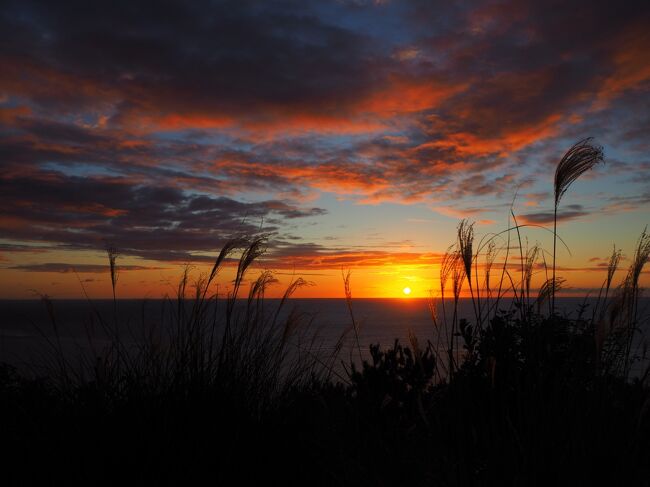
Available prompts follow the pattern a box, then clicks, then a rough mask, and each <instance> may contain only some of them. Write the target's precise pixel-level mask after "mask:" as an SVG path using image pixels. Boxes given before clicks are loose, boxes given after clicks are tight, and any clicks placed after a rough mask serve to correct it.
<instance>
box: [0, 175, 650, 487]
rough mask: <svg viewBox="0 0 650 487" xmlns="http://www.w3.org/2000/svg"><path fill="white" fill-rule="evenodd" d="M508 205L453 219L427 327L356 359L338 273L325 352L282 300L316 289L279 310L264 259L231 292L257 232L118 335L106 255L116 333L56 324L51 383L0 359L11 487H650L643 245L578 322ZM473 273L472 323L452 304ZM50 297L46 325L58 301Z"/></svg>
mask: <svg viewBox="0 0 650 487" xmlns="http://www.w3.org/2000/svg"><path fill="white" fill-rule="evenodd" d="M575 174H577V173H575ZM578 175H579V174H578ZM575 177H577V176H575ZM574 179H575V178H574ZM568 184H570V181H569V183H566V184H565V185H564V186H563V187H562V188H564V189H563V190H561V191H560V196H561V195H562V194H563V192H564V191H566V188H567V187H568ZM562 188H561V189H562ZM558 202H559V198H557V196H556V206H557V203H558ZM512 216H513V220H514V225H513V226H512V227H511V228H508V229H507V230H505V231H504V232H502V233H500V234H497V235H489V236H486V237H485V238H484V239H482V240H481V241H479V242H475V238H474V229H473V226H472V224H471V223H469V222H467V221H463V222H461V223H460V225H459V227H458V235H457V241H456V244H455V245H454V246H452V247H450V248H449V250H448V252H447V254H446V255H445V257H444V258H443V260H442V265H441V269H440V285H441V289H440V295H441V296H442V299H440V300H434V299H431V301H430V303H429V304H430V309H431V317H432V333H431V339H430V340H429V341H427V343H420V342H419V341H418V339H417V338H416V337H415V336H411V337H410V343H409V344H408V346H407V345H404V344H400V343H399V342H398V341H395V342H394V344H392V346H390V347H384V348H381V347H380V346H379V345H371V346H370V347H369V353H370V359H369V360H367V361H363V360H362V349H363V348H365V347H363V345H362V344H361V343H360V341H359V335H358V323H357V321H356V319H355V317H354V311H353V307H354V300H353V299H352V293H351V289H352V284H351V278H350V274H349V273H347V274H344V290H345V297H346V303H347V305H348V307H349V311H350V321H351V325H350V327H349V329H348V330H347V331H346V333H345V334H344V335H343V336H341V338H340V339H339V340H338V341H337V343H336V344H335V346H334V349H333V351H332V352H330V353H329V354H327V355H324V354H323V352H322V351H321V350H320V349H319V347H318V346H316V341H315V340H316V338H315V337H314V336H313V335H311V334H310V332H309V319H308V318H307V317H306V316H305V315H302V314H300V313H299V312H298V311H297V310H296V309H291V310H290V311H289V312H288V313H287V312H281V311H282V310H283V309H284V308H285V307H286V306H288V305H289V302H290V297H291V295H292V294H293V293H294V292H295V291H296V290H297V289H298V288H300V287H301V286H304V285H307V284H309V283H307V282H306V281H304V280H302V279H296V280H294V281H293V282H292V283H291V284H290V285H289V287H288V289H287V290H286V292H285V294H284V296H283V298H282V299H281V300H280V302H279V307H277V308H270V304H269V303H268V302H267V300H265V297H264V296H265V290H266V288H267V287H268V285H270V284H271V283H272V282H274V278H273V275H272V274H271V273H269V272H268V271H264V272H261V274H260V275H259V277H258V278H257V279H254V280H253V281H252V283H251V285H250V288H249V292H248V295H247V296H240V295H241V294H242V285H243V283H244V282H246V276H247V273H248V271H249V270H250V268H251V265H252V264H253V263H254V262H255V260H256V259H257V258H258V257H260V256H261V255H262V254H263V252H264V246H265V239H264V238H263V237H257V238H252V239H247V240H244V239H239V240H234V241H231V242H228V243H227V244H226V245H225V246H224V247H223V249H222V250H221V252H220V254H219V256H218V257H217V259H216V262H215V264H214V266H213V268H212V270H211V272H210V274H209V275H208V276H205V277H203V278H199V280H198V281H197V282H195V283H194V284H193V285H190V281H189V279H190V278H189V273H188V271H186V272H185V273H184V274H183V276H182V277H181V279H180V282H179V285H178V290H177V293H176V296H175V297H174V299H168V300H167V301H166V304H165V309H166V312H165V313H164V314H163V315H162V316H161V317H160V323H159V326H158V327H157V328H151V327H146V326H145V325H144V320H143V326H142V327H141V329H142V330H143V331H142V336H137V337H129V339H127V337H126V336H125V335H124V333H123V332H122V331H123V329H121V328H120V327H119V326H118V325H119V315H118V309H117V308H118V305H119V301H118V299H117V289H116V283H117V272H118V269H119V265H118V264H117V256H118V254H117V252H116V250H115V249H113V248H111V249H110V250H109V251H108V257H109V267H110V272H111V283H112V290H113V298H114V299H113V303H114V313H113V316H112V317H110V318H108V319H107V318H105V317H103V316H101V315H100V314H99V313H98V312H96V311H95V319H96V320H97V322H98V323H99V324H100V325H101V326H102V328H103V329H104V332H105V334H106V335H107V336H108V337H109V342H110V345H109V346H107V347H104V348H103V349H101V350H95V351H94V353H93V354H88V355H83V354H82V356H81V357H70V356H69V354H67V353H65V352H64V350H63V348H62V345H61V342H60V340H59V339H58V333H55V334H54V336H55V338H54V339H53V340H52V339H49V338H48V340H49V344H50V348H51V355H50V357H51V360H50V361H49V363H48V366H47V368H46V371H47V374H46V375H45V376H42V377H26V376H24V375H21V374H19V373H18V372H17V371H16V370H15V369H12V368H11V367H10V366H8V365H3V366H2V367H1V368H0V397H1V398H2V399H1V403H0V408H1V409H0V417H1V418H2V428H3V431H2V437H3V443H4V445H5V446H8V447H9V448H8V450H9V453H8V454H7V455H6V456H5V457H4V458H3V467H2V475H3V480H4V482H5V485H35V484H41V485H60V484H68V485H122V484H131V483H134V484H146V485H155V484H163V485H170V484H173V485H195V484H200V485H204V484H214V485H233V484H236V485H240V484H244V483H246V482H255V483H262V482H263V483H268V484H277V483H280V484H284V485H369V486H370V485H372V486H375V485H449V486H454V485H525V486H534V485H593V484H603V483H610V484H612V485H648V484H649V479H650V462H649V461H648V460H649V459H650V394H649V389H648V385H647V379H648V369H646V370H645V371H641V373H638V374H631V367H632V364H633V363H634V362H635V361H636V360H638V359H639V356H640V354H641V352H640V351H639V350H636V349H635V344H636V343H637V342H638V340H637V339H636V337H637V336H638V334H639V331H640V328H641V326H640V325H641V323H640V317H639V311H638V306H639V304H638V303H639V296H640V292H641V290H640V287H639V276H640V274H641V271H642V269H643V266H644V265H645V263H646V262H647V260H648V256H649V255H650V237H648V235H647V233H646V232H645V231H644V232H643V233H642V235H641V237H640V238H639V241H638V244H637V247H636V250H635V254H634V257H633V259H632V264H631V266H630V269H629V270H628V272H627V273H626V277H625V278H624V279H623V281H622V282H621V284H620V285H619V286H614V276H615V272H616V270H617V268H618V266H619V263H620V258H621V254H620V251H618V250H616V249H614V252H613V254H612V257H611V259H610V263H609V266H608V268H607V269H606V276H605V278H604V282H603V286H602V288H601V291H600V293H599V295H598V300H597V303H596V305H595V306H594V307H593V310H591V311H590V312H588V311H587V310H584V309H583V310H580V312H579V313H578V314H577V316H576V317H575V318H569V317H567V316H563V315H560V314H557V313H556V312H555V307H554V305H553V304H552V301H553V299H554V295H555V293H556V292H557V291H558V290H559V288H560V283H561V282H562V281H561V278H559V277H557V276H556V275H555V266H554V265H553V267H552V269H551V270H549V269H548V268H547V266H546V261H545V253H544V250H543V249H541V248H540V247H539V246H538V245H533V246H528V244H526V245H524V244H523V242H522V235H521V230H522V229H524V228H525V227H526V226H525V225H518V224H517V222H516V218H515V217H514V213H513V215H512ZM511 235H514V236H515V237H514V238H512V237H511ZM553 236H554V241H555V239H556V238H557V232H556V231H553ZM513 240H516V241H517V242H518V246H517V247H515V248H514V249H515V252H516V253H518V254H519V262H516V263H515V264H514V265H513V264H512V263H511V262H510V260H511V259H512V258H513V257H512V253H511V250H512V249H511V245H512V242H513ZM236 253H239V260H238V265H237V271H236V275H235V279H234V282H233V285H232V290H231V291H230V292H229V293H228V294H227V295H225V296H219V295H218V293H217V292H216V290H215V289H213V288H214V287H215V285H214V283H215V279H216V277H217V275H218V274H219V272H220V269H221V268H222V267H223V265H225V263H226V262H227V261H228V259H230V258H232V256H233V255H235V254H236ZM500 254H503V258H502V259H499V255H500ZM553 257H555V252H553ZM540 259H541V261H542V262H541V263H540V262H539V261H540ZM553 260H555V259H553ZM539 265H541V269H542V270H541V272H544V273H545V279H544V282H543V285H542V286H540V289H539V290H535V289H534V288H533V287H532V284H531V283H532V279H533V274H534V273H535V272H536V269H539ZM479 269H482V270H483V272H480V271H479ZM551 271H552V275H551V276H550V277H549V273H550V272H551ZM496 276H498V278H497V277H496ZM464 285H465V286H466V287H467V289H468V290H469V292H470V295H471V299H472V303H473V310H474V316H473V317H461V316H459V313H458V302H459V298H460V295H461V290H462V289H463V286H464ZM450 289H451V291H450ZM449 292H451V296H452V298H453V299H444V298H445V297H446V296H448V295H449ZM506 296H508V299H507V300H506ZM506 301H507V302H506ZM43 302H44V305H45V306H46V308H47V310H48V313H49V315H50V319H51V324H52V326H53V327H54V331H55V332H56V331H57V330H58V326H59V324H58V320H57V314H56V309H55V306H54V304H53V303H52V302H51V301H50V300H49V299H48V298H47V297H43ZM547 304H549V306H548V311H549V312H548V313H545V312H544V311H545V309H546V305H547ZM89 306H91V307H92V306H93V304H92V301H90V300H89ZM449 306H452V307H453V309H446V308H448V307H449ZM440 309H442V313H439V312H438V311H439V310H440ZM220 310H223V311H220ZM352 332H353V335H354V337H353V338H354V340H353V344H352V345H351V346H353V347H354V349H353V351H354V352H357V353H355V354H354V356H353V354H352V351H351V353H350V356H349V359H347V360H346V359H345V358H343V356H344V354H342V353H341V352H342V351H343V349H344V347H345V339H346V336H347V334H349V333H352ZM45 336H46V337H47V335H45ZM80 353H81V352H80ZM356 355H358V356H359V357H358V358H359V360H357V359H356Z"/></svg>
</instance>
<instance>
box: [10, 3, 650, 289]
mask: <svg viewBox="0 0 650 487" xmlns="http://www.w3.org/2000/svg"><path fill="white" fill-rule="evenodd" d="M649 26H650V4H648V2H643V1H625V2H611V1H593V0H591V1H588V2H587V1H562V2H551V1H539V2H533V1H530V0H512V1H503V2H463V1H459V2H450V1H440V2H436V1H418V0H404V1H397V0H383V1H362V0H357V1H346V0H338V1H337V0H330V1H326V0H297V1H246V0H237V1H201V0H198V1H192V2H167V1H157V2H142V1H135V0H129V1H107V2H102V1H98V2H86V1H78V2H75V1H62V2H51V1H42V2H39V1H31V0H20V1H11V0H2V2H0V66H2V69H1V70H0V168H1V172H0V298H7V299H20V298H30V297H34V296H36V295H38V294H47V295H49V296H52V297H55V298H77V297H82V296H84V294H88V295H89V296H90V297H94V298H102V297H108V296H110V294H111V286H110V278H109V275H108V273H107V262H108V261H107V258H106V252H105V250H106V248H107V247H109V246H112V247H115V248H117V249H118V250H119V257H118V266H119V280H118V296H119V297H123V298H142V297H150V298H156V297H161V296H163V295H165V294H173V293H174V292H175V291H174V290H175V285H176V282H177V281H178V278H179V277H180V274H181V273H182V271H183V268H184V266H186V265H190V266H191V271H192V273H191V275H192V276H193V277H192V278H193V279H199V278H200V276H201V274H202V273H205V272H207V271H209V267H210V265H211V263H212V262H213V261H214V258H215V256H216V255H217V253H218V250H219V249H220V247H221V246H222V245H223V244H224V242H226V241H227V240H228V239H231V238H235V237H241V236H243V235H253V234H256V233H260V232H261V233H264V234H265V235H267V237H268V240H267V244H266V253H265V255H264V256H263V258H262V259H260V260H259V261H258V262H257V263H256V265H255V266H254V268H253V269H252V270H251V272H250V277H251V278H255V277H257V275H259V273H260V272H261V271H263V270H265V269H270V270H273V271H275V273H276V274H275V275H276V278H277V280H278V283H277V284H275V285H274V286H272V288H270V289H269V295H271V296H277V295H281V294H282V292H283V291H284V287H285V286H286V284H287V283H288V282H289V281H291V280H292V279H295V278H297V277H298V276H301V277H303V278H304V279H306V280H308V281H310V284H311V285H310V286H306V287H304V288H303V289H301V290H300V291H299V293H298V294H297V296H298V297H341V296H343V282H342V278H341V274H342V271H346V270H350V271H351V276H352V277H351V284H352V293H353V296H355V297H398V296H403V289H404V288H405V287H409V288H410V289H411V290H412V293H411V294H410V296H413V297H418V296H419V297H422V296H427V295H428V293H429V291H430V290H434V293H435V292H436V289H437V287H438V286H439V267H440V265H439V264H440V260H441V257H442V255H443V254H444V252H445V251H446V249H447V248H448V247H449V245H451V244H453V243H454V241H455V230H456V227H457V225H458V223H459V221H460V220H461V219H463V218H466V219H468V220H469V221H471V222H475V227H474V230H475V233H476V238H477V242H478V240H479V239H481V238H484V239H485V238H490V236H491V235H493V234H494V233H497V232H500V231H502V230H504V229H506V228H508V226H509V225H512V216H511V210H512V213H513V214H514V215H515V216H516V218H517V222H518V223H519V224H522V225H526V226H525V227H523V228H522V229H521V238H522V242H523V245H524V246H529V247H530V246H533V245H535V244H536V243H538V244H539V245H540V246H541V247H542V248H543V249H544V252H543V253H542V254H540V255H543V256H544V258H546V259H548V258H549V257H550V255H551V254H550V252H551V250H552V239H551V236H550V232H549V231H548V228H552V215H553V174H554V170H555V166H556V164H557V162H558V161H559V159H560V158H561V157H562V155H563V154H564V153H565V152H566V150H567V149H568V148H569V147H571V145H572V144H573V143H575V142H576V141H578V140H581V139H583V138H585V137H593V138H594V139H593V142H594V143H595V144H598V145H601V146H602V147H603V150H604V154H605V163H604V164H599V165H598V166H596V167H595V168H594V169H593V170H592V171H590V172H589V173H587V174H585V175H584V176H582V177H581V178H580V179H579V180H578V181H577V182H575V183H574V184H573V186H572V187H571V188H570V189H569V191H568V192H567V194H566V195H565V196H564V198H563V199H562V201H561V205H560V209H559V221H560V223H559V227H558V232H559V235H560V236H561V237H562V239H563V241H564V242H565V243H566V247H565V246H564V245H560V247H559V249H558V255H557V259H558V273H559V275H561V276H563V277H565V278H566V279H567V285H566V286H567V287H566V289H565V292H566V293H570V294H585V293H588V292H593V290H594V289H598V288H599V287H600V285H601V282H602V280H603V278H604V275H605V274H604V273H605V271H604V270H603V266H604V265H606V260H607V258H608V256H609V254H610V253H611V252H612V246H613V245H614V244H616V246H617V247H618V248H621V249H622V250H623V255H624V258H623V261H622V265H623V266H625V265H627V264H629V262H630V258H631V256H632V253H633V250H634V246H635V242H636V239H637V238H638V236H639V234H640V233H641V232H642V230H643V229H644V227H645V226H646V225H647V224H648V223H650V212H649V211H648V210H649V209H650V155H649V154H650V151H649V149H650V139H649V137H648V136H649V135H650V96H649V95H650V28H649ZM542 227H544V228H542ZM502 236H503V234H502ZM513 238H514V236H513ZM484 241H485V240H484ZM498 242H499V245H500V246H503V245H504V243H503V242H504V241H503V239H502V238H501V239H500V240H499V241H498ZM515 254H516V252H515ZM499 258H503V254H502V255H501V256H500V257H499ZM514 263H515V264H516V263H517V262H516V261H515V262H514ZM541 266H542V264H541V262H540V263H539V264H538V267H536V273H535V274H536V277H535V280H536V282H537V283H538V284H537V285H539V282H540V279H541V278H542V275H543V274H544V273H543V270H542V267H541ZM232 272H233V271H232V266H231V265H229V267H228V268H226V269H224V271H223V274H222V275H221V276H220V277H219V282H218V285H219V286H220V289H222V290H224V292H227V290H228V289H229V287H228V286H229V285H230V284H231V280H232ZM623 275H624V270H621V271H620V272H619V273H618V277H617V278H621V277H622V276H623ZM642 283H644V284H645V285H648V284H650V279H649V276H648V274H647V273H645V274H644V275H643V276H642Z"/></svg>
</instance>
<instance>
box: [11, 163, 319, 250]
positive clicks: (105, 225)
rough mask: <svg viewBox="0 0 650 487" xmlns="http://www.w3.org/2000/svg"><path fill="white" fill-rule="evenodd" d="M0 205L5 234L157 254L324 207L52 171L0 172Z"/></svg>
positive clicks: (217, 241) (206, 245)
mask: <svg viewBox="0 0 650 487" xmlns="http://www.w3.org/2000/svg"><path fill="white" fill-rule="evenodd" d="M0 208H2V209H1V210H0V227H2V231H3V237H5V238H10V239H17V240H26V241H42V242H58V243H60V244H62V245H61V246H60V247H62V248H70V249H74V248H77V249H92V248H102V247H103V246H105V245H106V244H107V243H110V244H113V245H116V246H118V248H120V250H121V251H122V252H124V253H128V254H131V255H137V256H141V257H147V258H152V257H155V258H156V259H159V260H191V252H193V251H198V252H202V251H211V250H214V249H216V248H218V247H219V246H220V245H221V244H222V243H223V242H224V241H225V239H227V238H230V237H233V236H239V235H242V234H251V233H255V232H257V231H258V230H259V229H260V223H261V222H262V221H263V219H264V218H268V217H273V215H278V216H280V217H282V218H300V217H307V216H315V215H320V214H322V213H323V211H324V210H322V209H319V208H308V209H301V208H298V207H294V206H292V205H290V204H288V203H284V202H279V201H275V200H267V201H262V202H256V203H243V202H240V201H236V200H233V199H230V198H226V197H214V196H206V195H197V194H187V193H185V192H184V191H182V190H180V189H178V188H173V187H153V186H146V185H139V184H133V183H131V182H129V181H128V180H127V179H124V178H100V177H96V178H88V177H85V178H82V177H77V176H67V175H64V174H61V173H56V172H49V173H43V172H40V173H38V174H37V175H35V176H32V177H26V176H23V177H0ZM263 230H264V231H266V232H275V231H276V230H277V227H275V226H272V225H265V226H264V227H263Z"/></svg>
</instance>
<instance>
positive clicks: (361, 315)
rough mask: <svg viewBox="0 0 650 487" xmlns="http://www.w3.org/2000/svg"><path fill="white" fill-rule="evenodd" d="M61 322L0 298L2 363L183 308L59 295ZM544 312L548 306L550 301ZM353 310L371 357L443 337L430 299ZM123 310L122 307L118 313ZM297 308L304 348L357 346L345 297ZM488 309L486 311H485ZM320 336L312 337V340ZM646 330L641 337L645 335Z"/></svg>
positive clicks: (221, 306)
mask: <svg viewBox="0 0 650 487" xmlns="http://www.w3.org/2000/svg"><path fill="white" fill-rule="evenodd" d="M556 301H557V303H556V306H557V309H558V311H559V312H560V313H562V314H567V315H568V316H570V317H573V318H575V317H577V315H578V313H579V310H580V308H581V307H583V306H584V311H583V312H584V313H585V316H588V317H591V313H592V311H593V305H594V304H595V298H587V299H585V298H576V297H566V298H557V300H556ZM191 304H192V302H191V301H190V300H187V301H186V303H185V305H186V312H187V313H189V310H190V309H191ZM225 304H226V303H225V301H220V302H219V303H218V306H217V308H216V309H215V308H214V307H210V309H209V311H208V312H209V314H211V317H214V316H216V317H217V321H218V322H222V320H221V317H222V316H223V314H224V312H225ZM279 304H280V300H279V299H266V300H265V301H264V312H265V313H266V314H267V315H268V316H273V315H274V314H275V312H276V309H277V308H278V306H279ZM53 305H54V317H55V321H56V330H55V326H54V324H53V323H52V319H51V317H50V316H49V314H48V312H47V310H46V307H45V305H44V303H43V302H41V301H39V300H15V301H12V300H0V317H1V318H0V362H8V363H11V364H13V365H16V366H19V367H22V366H25V365H26V364H31V363H36V362H39V360H40V359H41V358H42V356H43V354H46V353H47V348H48V347H51V343H50V344H49V345H48V340H50V342H51V341H52V339H53V338H54V337H55V336H56V334H57V333H58V336H59V339H60V340H61V343H62V346H63V348H65V349H66V350H67V351H68V352H67V353H70V354H72V356H73V355H74V353H75V352H79V351H80V350H84V351H85V352H87V353H88V352H91V353H97V354H99V353H101V349H102V346H103V345H105V344H106V343H107V335H106V333H105V332H104V330H103V328H102V325H101V324H100V322H99V320H98V319H97V316H101V317H102V319H103V320H104V321H105V322H106V323H109V324H110V325H111V326H112V325H113V324H114V323H117V324H118V329H119V330H120V334H121V337H122V338H121V339H122V340H124V341H126V342H133V343H136V342H137V341H138V340H139V339H141V337H143V336H144V333H145V331H146V332H147V333H151V332H152V331H154V332H155V333H158V334H161V335H164V334H165V333H167V332H168V330H166V328H169V327H170V326H171V322H172V318H173V316H174V314H175V313H177V312H178V307H177V302H176V301H164V300H146V301H145V300H118V301H117V306H116V307H115V308H114V305H113V301H111V300H96V301H92V302H90V301H87V300H54V301H53ZM236 306H237V307H236V313H237V312H238V313H244V312H245V307H246V300H238V302H237V305H236ZM545 306H546V307H542V311H543V312H544V311H546V312H547V311H548V305H547V304H546V305H545ZM352 307H353V313H354V318H355V321H356V322H357V324H358V331H359V344H360V345H361V348H362V350H363V351H364V355H365V356H367V349H368V346H369V345H371V344H377V343H379V344H381V345H382V346H384V347H388V346H390V345H392V344H393V343H394V341H395V340H396V339H398V340H400V342H402V343H405V344H408V343H409V335H412V336H415V337H417V339H418V341H419V342H420V343H421V344H422V345H423V346H424V345H426V343H427V341H431V342H432V343H433V344H434V345H436V340H437V338H438V332H439V333H442V334H443V336H444V333H445V331H444V329H442V328H439V329H436V327H435V325H434V323H433V320H432V317H431V312H430V310H429V306H428V300H427V299H422V298H402V299H400V298H396V299H353V301H352ZM437 308H438V311H437V319H438V323H439V325H442V324H444V320H443V317H442V309H443V307H442V305H441V303H440V301H438V307H437ZM445 309H446V312H447V316H448V321H450V320H451V317H452V313H453V300H446V301H445ZM499 309H502V310H508V309H511V310H515V308H514V307H513V306H512V300H511V299H503V300H502V301H501V303H500V305H499ZM115 310H116V311H115ZM291 310H297V311H298V312H299V313H300V315H301V319H300V321H299V323H300V326H299V328H300V329H298V330H297V331H296V332H297V335H298V336H299V337H300V346H304V347H307V346H310V347H314V348H316V349H318V350H322V351H327V350H329V349H333V348H334V346H335V344H336V343H337V341H338V340H339V339H340V337H341V336H342V334H343V333H344V332H345V331H346V330H348V335H347V338H346V342H345V343H346V345H345V347H344V349H343V353H345V354H346V356H347V353H348V352H349V350H350V349H351V348H353V347H356V338H355V337H354V334H353V333H350V325H351V323H352V322H351V317H350V313H349V310H348V307H347V304H346V302H345V300H344V299H300V298H297V299H291V300H289V301H288V302H287V303H286V304H285V306H284V308H283V309H282V311H281V312H280V314H279V315H278V321H277V323H278V325H277V326H283V323H284V321H285V320H286V317H287V316H288V313H289V312H290V311H291ZM484 313H485V312H484ZM474 316H475V315H474V308H473V304H472V300H471V299H469V298H464V299H460V300H459V305H458V317H459V318H466V319H467V320H468V321H469V322H470V323H473V322H474V321H475V319H474ZM639 321H640V324H641V327H642V331H644V332H645V335H646V336H647V335H648V333H650V327H649V326H648V323H649V322H650V298H641V300H640V306H639ZM314 336H315V339H314V340H313V341H312V338H313V337H314ZM639 336H641V335H639Z"/></svg>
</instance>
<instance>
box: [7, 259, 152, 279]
mask: <svg viewBox="0 0 650 487" xmlns="http://www.w3.org/2000/svg"><path fill="white" fill-rule="evenodd" d="M9 269H16V270H20V271H25V272H57V273H62V274H67V273H69V272H77V273H79V274H90V273H92V274H95V273H102V272H108V271H109V269H108V266H107V265H93V264H66V263H62V262H47V263H44V264H23V265H17V266H12V267H9ZM159 269H164V268H163V267H145V266H138V265H120V266H119V270H120V271H144V270H159ZM93 280H94V279H85V280H84V282H91V281H93Z"/></svg>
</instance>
